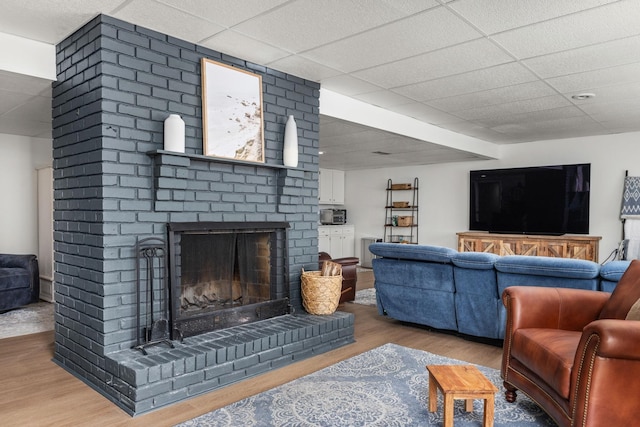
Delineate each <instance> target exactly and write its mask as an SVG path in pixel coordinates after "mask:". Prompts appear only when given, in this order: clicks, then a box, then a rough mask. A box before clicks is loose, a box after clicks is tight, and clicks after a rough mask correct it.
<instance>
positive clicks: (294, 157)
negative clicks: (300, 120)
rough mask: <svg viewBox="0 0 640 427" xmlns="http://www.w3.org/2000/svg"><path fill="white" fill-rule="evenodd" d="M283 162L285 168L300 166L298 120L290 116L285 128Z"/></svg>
mask: <svg viewBox="0 0 640 427" xmlns="http://www.w3.org/2000/svg"><path fill="white" fill-rule="evenodd" d="M282 160H283V162H284V165H285V166H289V167H292V168H295V167H297V166H298V126H297V125H296V119H294V118H293V115H290V116H289V118H288V119H287V123H286V124H285V126H284V150H283V151H282Z"/></svg>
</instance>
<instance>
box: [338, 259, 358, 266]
mask: <svg viewBox="0 0 640 427" xmlns="http://www.w3.org/2000/svg"><path fill="white" fill-rule="evenodd" d="M331 261H333V262H337V263H338V264H340V265H342V266H347V265H355V264H358V263H359V262H360V258H356V257H345V258H336V259H332V260H331Z"/></svg>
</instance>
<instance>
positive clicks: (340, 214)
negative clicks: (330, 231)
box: [320, 209, 347, 225]
mask: <svg viewBox="0 0 640 427" xmlns="http://www.w3.org/2000/svg"><path fill="white" fill-rule="evenodd" d="M346 223H347V210H346V209H320V224H324V225H342V224H346Z"/></svg>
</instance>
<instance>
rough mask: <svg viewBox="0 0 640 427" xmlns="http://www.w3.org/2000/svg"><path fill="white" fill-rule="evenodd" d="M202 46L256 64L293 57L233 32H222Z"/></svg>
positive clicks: (288, 53) (289, 53)
mask: <svg viewBox="0 0 640 427" xmlns="http://www.w3.org/2000/svg"><path fill="white" fill-rule="evenodd" d="M201 44H202V45H203V46H205V47H208V48H211V49H214V50H217V51H218V52H223V53H226V54H228V55H231V56H235V57H236V58H242V59H244V60H247V61H250V62H253V63H254V64H267V63H269V62H273V61H277V60H278V59H281V58H284V57H287V56H289V55H291V52H286V51H284V50H282V49H278V48H277V47H274V46H271V45H268V44H266V43H263V42H261V41H259V40H254V39H252V38H251V37H247V36H245V35H244V34H238V33H236V32H234V31H233V30H225V31H222V32H220V33H218V34H216V35H214V36H213V37H210V38H208V39H206V40H205V41H204V42H202V43H201Z"/></svg>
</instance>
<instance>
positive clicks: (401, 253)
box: [369, 243, 457, 263]
mask: <svg viewBox="0 0 640 427" xmlns="http://www.w3.org/2000/svg"><path fill="white" fill-rule="evenodd" d="M369 251H370V252H371V253H372V254H374V255H377V256H380V257H383V258H395V259H407V260H416V261H430V262H442V263H450V262H451V258H452V257H453V255H455V254H456V253H457V251H455V250H453V249H451V248H445V247H442V246H429V245H407V244H403V243H372V244H371V245H369Z"/></svg>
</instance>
